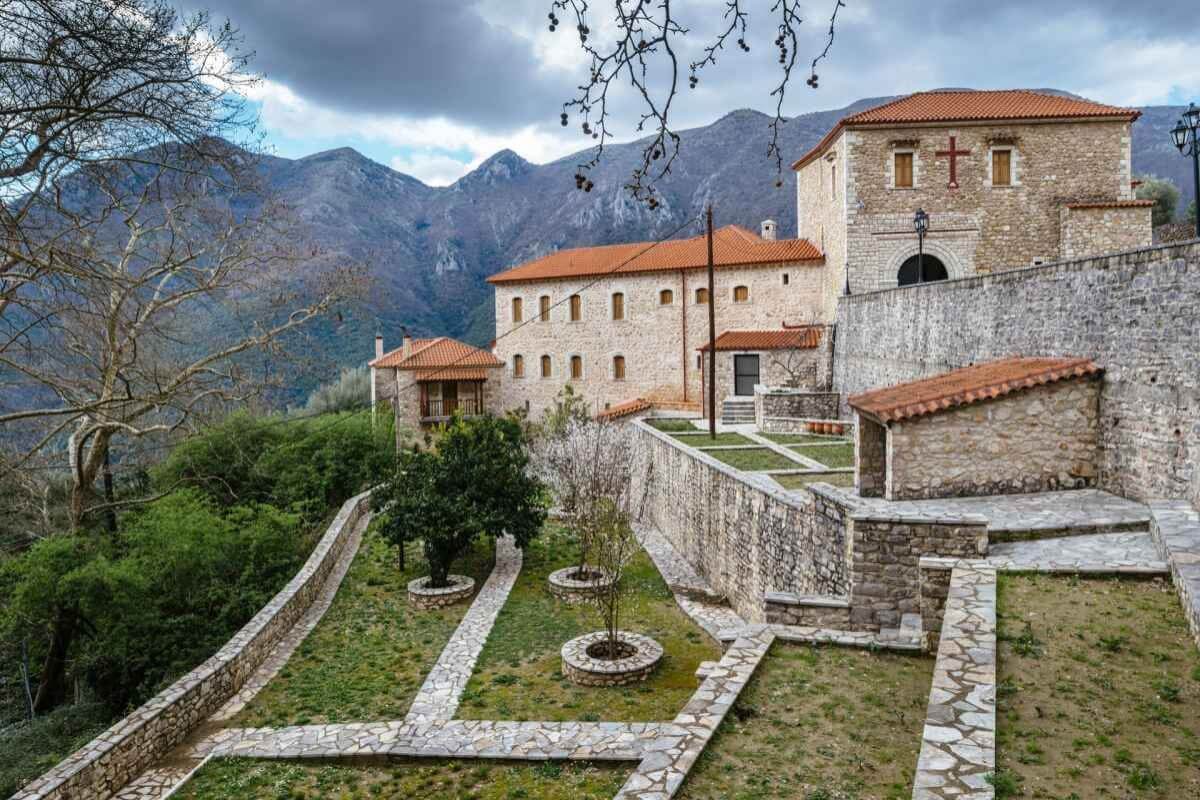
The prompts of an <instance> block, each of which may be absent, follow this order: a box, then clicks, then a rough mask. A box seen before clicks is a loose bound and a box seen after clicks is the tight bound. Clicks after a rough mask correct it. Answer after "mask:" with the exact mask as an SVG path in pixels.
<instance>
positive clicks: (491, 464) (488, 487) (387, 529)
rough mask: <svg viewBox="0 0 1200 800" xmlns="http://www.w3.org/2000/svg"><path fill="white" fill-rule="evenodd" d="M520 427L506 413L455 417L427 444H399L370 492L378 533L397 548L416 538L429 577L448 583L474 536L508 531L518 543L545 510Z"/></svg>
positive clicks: (533, 529) (431, 582)
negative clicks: (388, 471)
mask: <svg viewBox="0 0 1200 800" xmlns="http://www.w3.org/2000/svg"><path fill="white" fill-rule="evenodd" d="M528 464H529V458H528V455H527V454H526V448H525V440H524V435H523V434H522V431H521V426H520V424H519V423H518V422H517V421H515V420H513V419H500V418H496V417H492V416H482V417H474V418H471V419H462V418H456V419H455V420H454V421H453V422H451V423H450V424H449V425H448V426H447V427H446V429H445V431H444V432H443V434H442V436H441V437H440V438H439V439H438V441H437V447H436V449H435V450H418V449H412V450H403V451H401V452H400V453H399V454H398V455H397V460H396V469H395V472H394V473H393V474H392V476H391V477H390V478H389V479H388V480H387V481H386V482H385V483H384V484H383V485H382V486H381V487H379V488H378V489H377V490H376V491H375V492H374V494H373V496H372V502H373V504H374V506H375V508H376V510H378V511H383V512H384V513H385V515H386V516H385V518H384V519H383V521H382V523H381V529H380V530H381V533H382V534H383V535H384V537H385V538H387V539H388V541H390V542H391V543H392V544H394V545H396V546H397V547H401V548H403V546H404V544H405V543H406V542H409V541H414V540H420V541H421V543H422V549H423V551H424V554H425V560H426V562H427V563H428V564H429V576H430V580H429V585H430V586H431V587H435V588H440V587H444V586H446V585H448V583H449V581H448V577H447V576H448V575H449V574H450V568H451V567H452V565H453V563H454V561H455V560H456V559H457V558H458V557H459V556H461V555H462V554H463V553H464V552H466V550H467V549H468V548H470V546H471V545H472V543H473V542H475V540H476V539H477V538H478V537H479V536H491V537H493V538H494V537H498V536H501V535H503V534H509V535H511V536H512V537H513V539H514V540H515V541H516V544H517V546H518V547H521V548H524V547H525V545H526V544H528V543H529V542H530V541H531V540H532V539H533V538H534V537H535V536H537V534H538V532H539V531H540V530H541V527H542V523H543V522H544V521H545V518H546V510H545V507H544V502H543V498H544V496H545V493H544V491H543V488H542V485H541V483H540V481H538V480H537V479H536V478H534V477H532V476H531V475H530V474H529V470H528Z"/></svg>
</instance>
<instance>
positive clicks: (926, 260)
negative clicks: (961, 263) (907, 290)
mask: <svg viewBox="0 0 1200 800" xmlns="http://www.w3.org/2000/svg"><path fill="white" fill-rule="evenodd" d="M922 263H923V264H924V271H925V274H924V275H922V274H920V273H921V269H922V266H921V265H922ZM949 277H950V274H949V273H948V272H946V265H945V264H943V263H942V260H941V259H940V258H938V257H937V256H931V255H930V254H929V253H926V254H925V255H924V256H911V257H910V258H907V259H905V261H904V263H903V264H901V265H900V271H899V272H898V273H897V274H896V282H897V284H898V285H900V286H908V285H910V284H914V283H929V282H930V281H944V280H946V279H947V278H949Z"/></svg>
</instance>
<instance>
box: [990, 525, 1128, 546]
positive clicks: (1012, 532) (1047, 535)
mask: <svg viewBox="0 0 1200 800" xmlns="http://www.w3.org/2000/svg"><path fill="white" fill-rule="evenodd" d="M996 525H997V524H996V522H994V521H993V522H992V524H991V525H989V526H988V542H989V543H992V544H1002V543H1008V542H1032V541H1037V540H1039V539H1063V538H1067V537H1071V536H1092V535H1095V534H1098V533H1149V532H1150V524H1149V522H1143V521H1141V520H1132V521H1130V520H1119V519H1114V520H1103V519H1099V520H1094V521H1088V522H1080V523H1077V524H1071V525H1061V524H1057V525H1056V524H1048V525H1021V524H1015V525H1011V526H1009V525H1005V524H1003V523H1000V525H999V527H997V526H996Z"/></svg>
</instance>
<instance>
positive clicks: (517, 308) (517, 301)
mask: <svg viewBox="0 0 1200 800" xmlns="http://www.w3.org/2000/svg"><path fill="white" fill-rule="evenodd" d="M522 313H523V309H522V308H521V298H519V297H514V298H513V301H512V321H513V322H520V321H521V316H522Z"/></svg>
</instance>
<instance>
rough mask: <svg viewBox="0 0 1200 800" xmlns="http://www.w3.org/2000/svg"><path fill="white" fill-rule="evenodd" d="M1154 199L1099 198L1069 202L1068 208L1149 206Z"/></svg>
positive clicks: (1152, 203)
mask: <svg viewBox="0 0 1200 800" xmlns="http://www.w3.org/2000/svg"><path fill="white" fill-rule="evenodd" d="M1152 205H1154V201H1153V200H1097V201H1094V202H1092V201H1083V202H1079V203H1067V208H1070V209H1076V208H1149V207H1150V206H1152Z"/></svg>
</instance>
